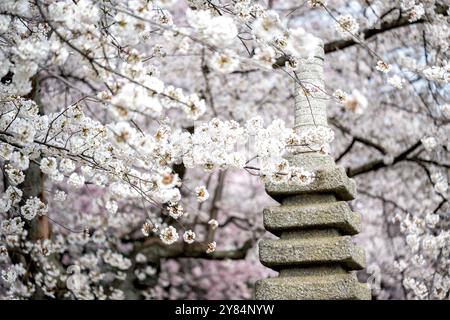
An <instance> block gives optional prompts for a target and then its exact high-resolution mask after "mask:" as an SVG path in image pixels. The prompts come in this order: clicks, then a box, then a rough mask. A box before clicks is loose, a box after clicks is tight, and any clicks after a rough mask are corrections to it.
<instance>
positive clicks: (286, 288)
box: [255, 272, 371, 300]
mask: <svg viewBox="0 0 450 320" xmlns="http://www.w3.org/2000/svg"><path fill="white" fill-rule="evenodd" d="M255 298H256V299H259V300H369V299H370V298H371V293H370V289H369V287H367V285H366V284H362V283H359V282H358V279H357V278H356V274H355V273H354V272H352V273H347V274H332V275H324V276H306V277H281V278H269V279H264V280H259V281H257V282H256V294H255Z"/></svg>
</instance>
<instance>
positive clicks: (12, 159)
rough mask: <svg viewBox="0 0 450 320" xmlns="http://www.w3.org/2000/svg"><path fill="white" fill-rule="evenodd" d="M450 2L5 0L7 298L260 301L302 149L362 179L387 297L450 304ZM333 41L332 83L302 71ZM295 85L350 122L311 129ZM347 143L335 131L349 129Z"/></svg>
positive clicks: (366, 239) (371, 254)
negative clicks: (271, 222)
mask: <svg viewBox="0 0 450 320" xmlns="http://www.w3.org/2000/svg"><path fill="white" fill-rule="evenodd" d="M448 14H449V6H448V3H446V1H440V0H424V1H418V0H398V1H397V0H396V1H379V0H369V1H367V0H366V1H356V0H354V1H341V0H335V1H331V0H329V1H324V0H309V1H291V0H289V1H276V0H269V1H251V0H210V1H207V0H187V1H183V0H179V1H177V0H124V1H119V0H97V1H94V0H3V1H1V2H0V79H1V84H0V168H1V171H2V178H3V179H2V182H1V183H0V185H1V189H0V190H1V196H0V224H1V225H0V273H1V274H0V276H1V280H0V297H1V298H3V299H40V298H46V299H144V298H145V299H162V298H168V299H179V298H185V299H220V298H222V299H223V298H234V299H250V298H251V297H252V286H253V283H254V281H255V280H256V279H258V278H262V277H266V276H269V275H271V271H269V270H267V269H266V268H264V267H263V266H261V265H260V263H259V261H258V258H257V254H256V246H257V241H258V240H259V239H260V238H261V237H270V235H266V234H265V231H264V229H263V227H262V219H261V212H262V209H263V207H264V206H265V205H266V204H268V203H271V202H274V200H272V199H270V198H269V197H268V196H267V195H266V194H265V192H264V182H265V181H271V182H272V183H276V182H290V181H293V182H295V183H303V184H309V183H311V182H312V181H314V177H315V172H308V171H306V170H304V169H303V168H302V167H294V166H290V165H289V163H288V162H287V161H286V160H285V159H284V158H283V155H284V154H286V153H287V152H289V150H290V149H291V148H293V147H296V146H302V147H304V148H308V149H310V150H312V151H316V152H322V153H331V154H332V155H334V157H335V159H336V162H337V163H339V164H340V165H342V166H344V167H345V168H346V170H347V174H348V175H349V176H350V177H352V178H354V179H355V180H356V182H357V184H358V187H359V196H358V199H357V200H356V201H354V203H353V204H352V205H353V209H354V210H358V211H360V212H362V215H363V219H364V221H363V224H364V231H363V233H362V234H361V236H360V238H359V239H358V241H360V242H361V243H362V245H363V246H364V247H365V249H366V252H367V253H368V257H367V259H368V268H367V270H366V271H365V272H364V273H362V274H361V275H360V276H361V277H362V278H364V279H365V280H367V281H368V283H369V284H370V285H371V286H372V288H373V294H374V298H377V299H447V298H449V292H450V275H449V270H450V269H449V267H450V260H449V254H450V251H449V245H450V232H449V230H448V225H449V213H450V211H449V210H450V206H449V204H448V199H449V192H448V173H449V168H450V157H449V152H450V142H449V140H448V137H449V136H450V105H449V104H448V103H447V101H448V98H449V90H448V81H449V64H448V49H449V40H450V29H449V17H448ZM321 45H323V46H324V50H325V53H326V61H325V67H326V74H325V78H326V86H325V87H324V88H321V87H317V86H315V85H313V84H311V83H306V82H304V81H300V80H299V77H298V72H299V71H298V69H300V67H301V66H302V65H303V64H304V63H305V62H307V61H308V59H311V58H312V57H313V56H314V50H315V48H316V47H317V46H321ZM295 86H297V87H299V88H301V89H302V90H301V91H302V94H304V95H306V96H314V94H315V93H316V92H320V93H326V95H327V96H328V97H329V106H328V121H329V123H330V125H331V127H332V129H333V130H327V129H325V128H323V127H317V128H315V129H312V130H307V131H302V130H294V129H293V128H292V127H293V114H294V111H293V108H294V103H293V99H294V98H293V97H294V88H295ZM333 138H334V140H333Z"/></svg>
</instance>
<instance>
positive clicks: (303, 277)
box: [255, 44, 371, 300]
mask: <svg viewBox="0 0 450 320" xmlns="http://www.w3.org/2000/svg"><path fill="white" fill-rule="evenodd" d="M324 56H325V55H324V50H323V45H322V44H321V45H320V46H318V47H317V49H316V52H315V54H314V59H310V60H308V62H307V63H305V64H302V65H301V66H300V68H299V70H298V77H299V80H300V83H302V86H300V85H299V84H296V97H295V130H298V131H302V130H308V129H311V128H317V126H325V127H328V123H327V116H326V104H327V100H328V96H327V95H326V94H325V93H324V92H323V91H321V90H317V91H316V92H314V93H313V94H311V95H310V94H305V91H304V89H305V86H304V85H303V84H308V85H309V86H310V87H311V85H312V86H314V87H317V88H324V83H323V82H324V80H323V61H324ZM286 159H287V160H288V161H289V163H290V164H291V165H294V166H299V167H303V168H305V169H306V170H308V171H312V172H314V173H315V175H316V178H315V180H314V181H313V182H312V183H311V184H309V185H300V184H299V185H296V184H293V183H292V182H291V183H285V184H271V183H266V191H267V193H268V194H269V195H270V196H271V197H273V198H274V199H275V200H277V201H278V202H279V203H280V205H279V206H273V207H268V208H266V209H264V212H263V214H264V226H265V228H266V230H268V231H270V232H271V233H273V234H274V235H276V236H278V237H279V239H277V240H262V241H261V242H260V243H259V256H260V260H261V263H262V264H263V265H265V266H267V267H269V268H272V269H274V270H276V271H278V272H279V276H278V277H276V278H268V279H263V280H259V281H257V282H256V288H255V297H256V299H264V300H273V299H285V300H316V299H333V300H335V299H341V300H342V299H371V292H370V289H369V287H368V286H367V285H366V284H362V283H360V282H359V281H358V279H357V277H356V271H355V270H361V269H363V268H364V266H365V255H364V251H363V249H362V248H360V247H358V246H356V245H355V244H354V243H353V241H352V236H353V235H355V234H357V233H359V232H360V230H361V218H360V215H359V214H358V213H355V212H352V210H351V209H350V207H349V205H348V203H347V202H346V201H350V200H353V199H355V196H356V186H355V182H354V181H353V180H352V179H350V178H348V177H347V175H346V172H345V170H344V168H342V167H338V166H336V164H335V162H334V159H333V158H332V157H331V156H329V155H326V154H322V153H319V152H314V151H311V149H308V148H305V147H298V148H297V149H296V150H295V151H294V152H292V153H290V154H289V155H288V156H287V157H286Z"/></svg>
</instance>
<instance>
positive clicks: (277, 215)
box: [263, 201, 361, 236]
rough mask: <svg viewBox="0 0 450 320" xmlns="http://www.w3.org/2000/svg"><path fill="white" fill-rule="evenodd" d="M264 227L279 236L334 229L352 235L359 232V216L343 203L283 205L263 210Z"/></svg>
mask: <svg viewBox="0 0 450 320" xmlns="http://www.w3.org/2000/svg"><path fill="white" fill-rule="evenodd" d="M263 214H264V227H265V228H266V230H268V231H270V232H272V233H273V234H275V235H277V236H279V235H280V234H281V232H282V231H286V230H302V229H311V228H335V229H338V230H340V231H341V232H342V233H343V234H349V235H354V234H357V233H358V232H360V230H361V218H360V216H359V214H357V213H354V212H352V211H351V210H350V207H349V205H348V204H347V203H346V202H344V201H338V202H328V203H321V204H319V205H314V204H312V205H284V206H272V207H268V208H266V209H264V211H263Z"/></svg>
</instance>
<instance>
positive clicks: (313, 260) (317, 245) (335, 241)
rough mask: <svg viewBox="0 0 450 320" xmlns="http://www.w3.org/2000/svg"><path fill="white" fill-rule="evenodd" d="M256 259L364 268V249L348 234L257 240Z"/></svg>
mask: <svg viewBox="0 0 450 320" xmlns="http://www.w3.org/2000/svg"><path fill="white" fill-rule="evenodd" d="M259 259H260V260H261V263H262V264H263V265H265V266H267V267H270V268H272V269H275V270H279V269H280V268H281V267H283V266H290V267H292V266H302V265H303V266H305V265H321V264H340V265H342V266H344V267H345V268H348V269H350V270H359V269H363V268H364V266H365V255H364V251H363V250H362V249H361V248H359V247H358V246H356V245H355V244H354V243H353V241H352V239H351V237H350V236H342V237H339V236H338V237H323V238H308V239H291V240H283V239H280V240H263V241H260V243H259Z"/></svg>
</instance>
